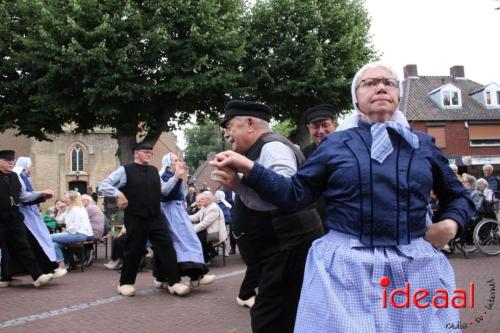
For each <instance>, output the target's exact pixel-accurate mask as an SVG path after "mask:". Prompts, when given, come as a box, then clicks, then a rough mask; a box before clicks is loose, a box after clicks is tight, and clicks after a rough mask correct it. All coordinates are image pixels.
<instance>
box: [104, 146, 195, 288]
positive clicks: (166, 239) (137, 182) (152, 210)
mask: <svg viewBox="0 0 500 333" xmlns="http://www.w3.org/2000/svg"><path fill="white" fill-rule="evenodd" d="M152 154H153V146H152V145H151V144H149V143H146V142H140V143H138V144H137V145H136V146H135V147H134V163H131V164H128V165H125V166H120V167H119V168H118V169H117V170H115V171H113V172H112V173H111V174H110V175H109V177H108V178H106V179H105V180H104V181H103V182H102V183H101V186H100V187H99V189H100V191H101V192H102V193H103V194H104V196H107V197H116V198H117V202H118V207H119V208H122V209H125V214H124V220H123V223H124V224H125V228H126V230H127V239H126V241H125V249H124V254H123V266H122V271H121V277H120V285H119V286H118V293H119V294H121V295H124V296H134V295H135V287H134V284H135V279H136V276H137V271H138V270H139V264H140V262H141V259H142V257H143V255H144V251H145V248H146V243H147V240H148V239H149V240H150V241H151V243H152V244H153V248H154V251H155V256H156V257H157V262H158V263H159V265H158V266H157V267H156V268H157V270H158V273H159V274H160V275H161V276H164V277H166V279H167V281H168V287H167V288H168V291H169V292H170V293H171V294H173V295H185V294H187V293H189V287H188V286H186V285H184V284H182V283H180V281H181V277H180V273H179V269H178V265H177V257H176V253H175V249H174V247H173V244H172V239H171V238H170V234H169V232H168V230H167V227H166V224H165V222H164V220H163V215H162V214H161V211H160V200H161V185H160V175H159V174H158V169H156V168H155V167H154V166H151V165H148V164H149V163H150V162H151V157H152Z"/></svg>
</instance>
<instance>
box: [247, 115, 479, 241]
mask: <svg viewBox="0 0 500 333" xmlns="http://www.w3.org/2000/svg"><path fill="white" fill-rule="evenodd" d="M415 134H416V135H418V138H419V139H420V147H419V148H418V149H413V148H412V147H411V146H410V145H408V144H407V143H406V141H404V140H403V139H402V138H401V137H400V136H399V135H398V134H397V133H395V132H393V131H392V130H389V136H390V138H391V141H392V143H393V146H394V151H393V152H392V153H391V154H390V155H389V156H388V157H387V159H386V160H385V161H384V162H383V163H382V164H379V163H378V162H377V161H374V160H372V159H371V158H370V147H371V134H370V125H369V124H367V123H363V122H360V127H357V128H352V129H349V130H346V131H341V132H335V133H331V134H329V135H328V136H327V137H326V138H325V139H323V141H322V142H321V144H320V145H319V147H318V149H317V150H316V151H315V152H314V153H313V154H312V155H311V156H310V157H309V159H308V160H307V161H306V162H305V163H304V164H303V165H302V166H301V167H300V169H299V170H298V172H297V174H296V175H295V176H293V177H292V178H287V177H283V176H280V175H277V174H275V173H273V172H272V171H270V170H267V169H265V168H264V167H263V166H261V165H259V164H258V163H256V164H255V167H254V168H253V169H252V171H251V172H250V174H249V175H248V176H246V177H244V178H243V180H242V182H243V183H244V184H246V185H248V186H250V187H252V188H254V189H255V190H256V191H257V193H258V194H259V195H260V196H261V197H262V198H263V199H264V200H268V201H269V202H271V203H273V204H274V205H276V206H278V207H280V208H281V209H284V210H295V209H297V208H299V207H306V206H307V205H309V204H311V203H312V202H314V201H315V200H316V199H317V198H318V197H319V195H320V194H321V193H324V198H325V200H326V204H327V211H326V224H327V227H328V228H329V229H334V230H337V231H341V232H345V233H348V234H352V235H358V236H359V237H360V241H361V242H362V243H364V244H367V245H399V244H409V243H410V242H411V239H414V238H417V237H421V236H423V235H424V233H425V230H426V224H425V220H426V214H427V206H428V204H429V202H430V196H429V194H430V192H431V189H434V193H436V195H437V196H438V198H439V203H440V208H441V212H440V215H439V216H438V219H439V220H442V219H445V218H450V219H453V220H455V221H457V222H458V223H459V224H460V226H463V225H464V223H465V222H467V221H469V220H470V219H471V217H472V216H473V215H474V204H473V203H472V200H471V199H470V196H469V195H468V193H467V191H466V190H465V188H464V187H463V186H462V184H461V183H460V182H459V181H458V180H457V177H456V176H455V175H454V174H453V172H452V171H451V169H450V167H449V166H448V160H447V159H446V158H445V157H444V156H443V154H442V153H441V151H440V150H439V149H438V148H437V147H436V145H435V144H434V142H433V139H432V138H431V137H430V136H428V135H426V134H423V133H420V132H415Z"/></svg>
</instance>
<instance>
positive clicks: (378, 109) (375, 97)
mask: <svg viewBox="0 0 500 333" xmlns="http://www.w3.org/2000/svg"><path fill="white" fill-rule="evenodd" d="M373 79H376V80H373ZM377 79H385V80H377ZM387 79H388V80H387ZM394 83H396V86H394ZM356 99H357V101H358V109H359V110H360V111H361V112H362V113H363V114H364V115H366V116H367V117H368V118H370V120H372V121H375V122H384V121H388V120H391V119H392V116H393V114H394V112H396V110H397V108H398V104H399V86H398V84H397V81H396V80H395V78H394V76H393V75H392V73H391V71H389V70H388V69H386V68H384V67H375V68H370V69H368V70H367V71H365V72H364V73H363V76H362V77H361V80H360V81H359V83H358V87H357V88H356Z"/></svg>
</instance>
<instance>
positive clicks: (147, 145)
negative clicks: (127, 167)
mask: <svg viewBox="0 0 500 333" xmlns="http://www.w3.org/2000/svg"><path fill="white" fill-rule="evenodd" d="M142 149H144V150H151V149H153V145H152V144H150V143H149V142H144V141H141V142H138V143H137V144H136V145H135V146H134V148H132V150H133V151H136V150H142Z"/></svg>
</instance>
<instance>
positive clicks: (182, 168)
mask: <svg viewBox="0 0 500 333" xmlns="http://www.w3.org/2000/svg"><path fill="white" fill-rule="evenodd" d="M187 170H188V167H187V164H186V163H184V162H177V163H176V165H175V178H177V179H182V177H184V175H185V174H186V172H187Z"/></svg>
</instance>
